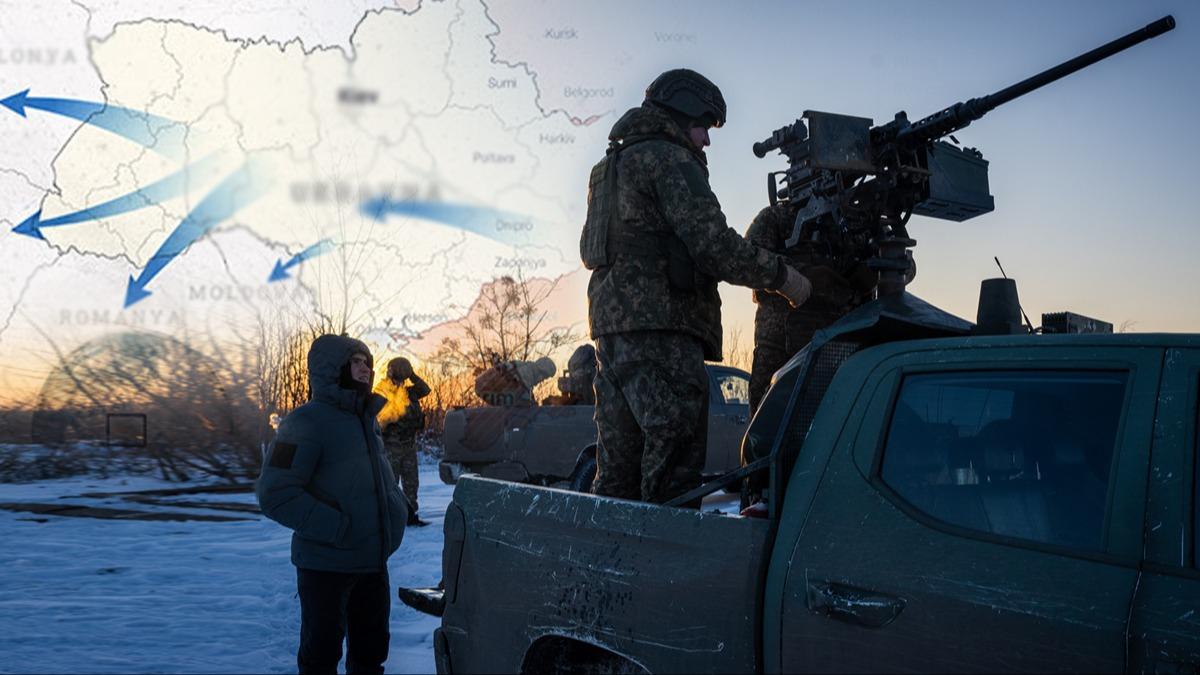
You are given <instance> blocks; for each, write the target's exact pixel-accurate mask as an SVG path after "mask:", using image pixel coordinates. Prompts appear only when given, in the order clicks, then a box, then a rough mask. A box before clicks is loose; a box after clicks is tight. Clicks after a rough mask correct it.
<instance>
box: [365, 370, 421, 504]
mask: <svg viewBox="0 0 1200 675" xmlns="http://www.w3.org/2000/svg"><path fill="white" fill-rule="evenodd" d="M375 392H376V393H378V394H380V395H381V396H383V397H384V398H386V399H387V405H386V406H384V408H383V410H382V411H380V413H379V426H381V427H382V428H383V443H384V446H385V447H386V448H387V454H388V461H390V462H391V464H392V473H394V474H396V475H397V476H398V477H399V478H400V485H401V487H402V488H403V489H404V497H405V498H406V499H407V500H408V524H409V525H413V526H416V527H422V526H424V525H428V524H429V523H427V522H426V521H424V520H421V519H420V518H419V517H418V516H417V506H418V504H417V489H418V488H419V487H420V483H421V481H420V475H419V473H418V469H419V467H418V466H417V434H418V433H419V432H420V431H421V429H424V428H425V413H424V412H422V411H421V399H423V398H425V397H426V396H428V395H429V385H427V384H425V381H424V380H422V379H421V378H420V377H418V376H417V374H416V373H415V372H413V367H412V364H411V363H409V361H408V359H406V358H404V357H396V358H394V359H392V360H391V361H388V365H387V377H385V378H384V379H383V381H381V382H380V383H379V385H378V386H376V388H375Z"/></svg>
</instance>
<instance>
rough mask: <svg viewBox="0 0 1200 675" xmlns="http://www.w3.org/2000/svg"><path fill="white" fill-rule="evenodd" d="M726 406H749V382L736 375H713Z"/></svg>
mask: <svg viewBox="0 0 1200 675" xmlns="http://www.w3.org/2000/svg"><path fill="white" fill-rule="evenodd" d="M713 378H714V379H715V380H716V381H717V389H720V390H721V397H722V398H723V399H725V403H726V405H750V380H747V379H746V378H744V377H742V376H741V375H738V374H737V373H713Z"/></svg>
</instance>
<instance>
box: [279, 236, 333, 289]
mask: <svg viewBox="0 0 1200 675" xmlns="http://www.w3.org/2000/svg"><path fill="white" fill-rule="evenodd" d="M332 250H333V240H331V239H322V240H321V241H318V242H317V243H315V244H313V245H312V246H309V247H308V248H306V249H304V250H303V251H301V252H299V253H297V254H296V255H294V256H292V259H291V260H289V261H287V263H284V262H283V258H280V259H279V260H276V261H275V269H274V270H272V271H271V276H270V278H268V279H267V281H268V282H272V281H282V280H284V279H290V278H291V275H290V274H288V273H287V271H288V270H289V269H291V268H293V267H295V266H296V265H299V264H300V263H302V262H304V261H305V260H308V259H309V258H315V257H317V256H319V255H325V254H326V253H329V252H330V251H332Z"/></svg>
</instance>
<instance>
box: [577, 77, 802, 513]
mask: <svg viewBox="0 0 1200 675" xmlns="http://www.w3.org/2000/svg"><path fill="white" fill-rule="evenodd" d="M724 123H725V100H724V98H723V97H722V96H721V92H720V90H718V89H717V87H716V85H714V84H713V83H712V82H710V81H709V80H708V79H706V78H704V77H703V76H701V75H700V74H699V73H696V72H694V71H691V70H686V69H678V70H670V71H667V72H665V73H663V74H662V75H660V76H659V77H658V78H657V79H655V80H654V82H652V83H651V84H650V86H649V87H648V88H647V89H646V98H645V101H644V102H643V103H642V105H641V106H640V107H637V108H633V109H631V110H629V111H628V112H626V113H625V114H624V115H623V116H622V117H621V118H620V119H619V120H618V121H617V123H616V125H614V126H613V128H612V131H611V132H610V133H609V140H610V144H609V149H608V154H607V156H606V157H605V159H604V160H601V162H600V163H598V164H597V165H596V166H595V167H594V168H593V169H592V173H591V178H590V181H589V191H588V215H587V222H586V224H585V226H584V230H583V235H582V237H581V240H580V253H581V256H582V258H583V262H584V265H585V266H586V267H587V268H588V269H591V270H592V277H591V280H590V282H589V284H588V320H589V325H590V329H591V336H592V338H593V339H594V340H595V342H596V352H597V358H598V361H599V369H598V373H597V376H596V380H595V389H596V424H597V427H598V431H599V436H600V444H599V451H598V456H597V460H598V471H597V475H596V480H595V483H594V484H593V491H594V492H595V493H596V494H600V495H608V496H613V497H621V498H625V499H641V500H645V501H652V502H665V501H669V500H670V499H671V498H673V497H675V496H677V495H679V494H681V493H683V492H686V491H687V490H689V489H691V488H692V487H695V486H696V485H698V484H699V482H700V471H701V469H702V468H703V465H704V458H705V440H706V429H707V426H708V425H707V407H708V379H707V375H706V373H705V370H704V360H705V359H709V360H715V361H719V360H720V359H721V300H720V297H719V296H718V295H717V282H718V281H727V282H729V283H734V284H738V285H742V286H750V287H752V288H762V289H769V290H773V291H775V292H777V293H780V294H782V295H783V296H785V297H786V298H788V299H789V300H790V301H791V302H793V303H795V304H796V305H799V304H801V303H803V302H804V300H805V299H806V298H807V297H808V292H809V289H810V286H809V283H808V280H807V279H805V278H804V276H803V275H801V274H800V273H799V272H797V271H796V270H794V269H792V268H791V267H789V266H788V265H785V264H784V262H783V260H782V259H781V258H780V257H779V256H777V255H775V254H772V253H771V252H770V251H767V250H765V249H762V248H759V247H757V246H754V245H752V244H750V243H749V242H747V241H746V240H745V239H743V238H742V237H740V236H739V235H738V234H737V232H735V231H734V230H733V229H732V228H730V227H729V226H728V225H727V224H726V222H725V215H724V214H723V213H722V212H721V205H720V204H719V203H718V202H717V198H716V196H714V195H713V193H712V190H711V189H710V187H709V184H708V169H707V158H706V156H705V154H704V148H705V146H707V145H709V135H708V131H709V129H710V128H712V127H719V126H721V125H722V124H724Z"/></svg>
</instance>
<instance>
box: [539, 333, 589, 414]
mask: <svg viewBox="0 0 1200 675" xmlns="http://www.w3.org/2000/svg"><path fill="white" fill-rule="evenodd" d="M595 379H596V348H595V347H593V346H592V345H590V344H586V345H580V346H579V347H577V348H576V349H575V351H574V352H572V354H571V358H569V359H567V372H565V373H563V376H562V377H560V378H558V391H559V392H560V393H559V394H557V395H555V396H548V397H546V399H545V400H544V401H542V405H596V390H595V389H594V384H593V383H594V381H595Z"/></svg>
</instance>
